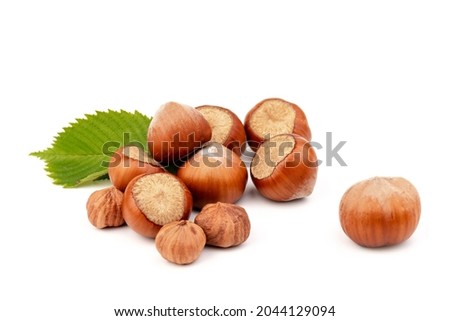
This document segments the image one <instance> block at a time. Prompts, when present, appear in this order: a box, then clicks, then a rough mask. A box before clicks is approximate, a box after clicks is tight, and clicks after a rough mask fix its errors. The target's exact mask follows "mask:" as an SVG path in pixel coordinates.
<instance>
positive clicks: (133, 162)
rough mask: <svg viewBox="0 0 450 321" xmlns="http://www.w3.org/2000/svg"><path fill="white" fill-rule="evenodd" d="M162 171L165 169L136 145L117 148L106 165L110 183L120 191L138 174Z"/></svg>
mask: <svg viewBox="0 0 450 321" xmlns="http://www.w3.org/2000/svg"><path fill="white" fill-rule="evenodd" d="M164 172H165V169H164V168H163V167H162V166H161V165H159V164H158V163H157V162H156V161H155V160H154V159H153V158H151V156H150V155H149V154H148V153H146V152H145V151H144V150H143V149H142V148H139V147H137V146H124V147H121V148H119V149H118V150H117V151H116V152H115V153H114V154H113V156H112V158H111V160H110V162H109V167H108V174H109V179H110V180H111V183H112V184H113V185H114V186H115V187H116V188H117V189H119V190H121V191H122V192H123V191H125V188H126V187H127V185H128V183H129V182H130V181H131V180H132V179H133V178H135V177H136V176H138V175H141V174H151V173H164Z"/></svg>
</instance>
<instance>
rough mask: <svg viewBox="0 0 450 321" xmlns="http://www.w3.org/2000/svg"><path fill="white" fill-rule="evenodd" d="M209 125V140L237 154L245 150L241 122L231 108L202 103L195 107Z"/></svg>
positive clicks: (244, 138) (244, 137) (244, 136)
mask: <svg viewBox="0 0 450 321" xmlns="http://www.w3.org/2000/svg"><path fill="white" fill-rule="evenodd" d="M196 109H197V110H198V111H199V112H201V113H202V115H203V116H204V117H205V118H206V120H207V121H208V123H209V124H210V126H211V130H212V137H211V140H210V141H211V142H216V143H219V144H222V145H223V146H225V147H226V148H228V149H231V150H232V151H233V152H235V153H236V154H238V155H239V156H240V155H241V154H242V152H243V151H244V150H245V146H246V144H245V143H246V140H247V137H246V135H245V129H244V125H243V124H242V122H241V121H240V120H239V118H238V117H237V116H236V114H235V113H233V112H232V111H231V110H229V109H227V108H223V107H219V106H211V105H204V106H199V107H197V108H196Z"/></svg>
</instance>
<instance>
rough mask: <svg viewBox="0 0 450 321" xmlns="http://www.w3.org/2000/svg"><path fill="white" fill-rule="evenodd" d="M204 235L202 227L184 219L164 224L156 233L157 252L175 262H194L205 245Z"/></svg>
mask: <svg viewBox="0 0 450 321" xmlns="http://www.w3.org/2000/svg"><path fill="white" fill-rule="evenodd" d="M205 243H206V236H205V233H204V232H203V230H202V228H201V227H200V226H198V225H197V224H195V223H193V222H189V221H186V220H182V221H177V222H172V223H168V224H166V225H164V226H163V227H162V228H161V230H160V231H159V233H158V234H157V235H156V239H155V244H156V248H157V250H158V252H159V253H160V254H161V256H162V257H163V258H165V259H166V260H168V261H170V262H172V263H176V264H190V263H192V262H194V261H195V260H196V259H197V258H198V257H199V256H200V253H201V252H202V250H203V248H204V247H205Z"/></svg>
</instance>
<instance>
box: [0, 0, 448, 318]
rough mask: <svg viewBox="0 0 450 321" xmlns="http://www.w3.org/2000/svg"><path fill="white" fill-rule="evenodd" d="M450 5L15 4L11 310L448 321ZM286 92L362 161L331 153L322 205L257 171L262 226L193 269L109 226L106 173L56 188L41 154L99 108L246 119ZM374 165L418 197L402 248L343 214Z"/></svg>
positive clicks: (7, 166)
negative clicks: (345, 197)
mask: <svg viewBox="0 0 450 321" xmlns="http://www.w3.org/2000/svg"><path fill="white" fill-rule="evenodd" d="M449 16H450V10H449V8H448V6H447V5H446V1H392V0H391V1H376V2H370V3H369V2H368V1H364V2H363V1H271V2H269V1H104V2H101V1H77V2H75V1H74V2H70V3H69V2H67V1H27V2H26V1H8V2H7V1H2V2H1V4H0V46H1V50H0V58H1V59H0V91H1V93H0V107H1V110H2V116H1V120H0V121H1V124H0V125H1V126H0V130H1V137H2V144H3V149H2V150H3V155H2V157H1V168H2V170H3V173H2V175H1V182H2V183H1V186H2V197H1V199H2V209H1V230H0V249H1V250H0V251H1V252H0V259H1V264H0V294H1V297H2V299H1V307H0V319H2V320H25V319H28V320H31V319H47V320H61V319H64V320H80V319H90V320H113V319H116V318H115V317H114V313H113V309H114V308H151V307H153V306H154V305H156V306H159V307H162V308H163V307H171V306H176V307H183V308H193V307H196V306H199V307H202V308H208V307H211V306H212V305H216V306H218V307H220V308H230V307H231V308H233V307H234V308H247V309H249V311H250V310H254V311H256V306H258V305H271V306H274V305H281V306H283V305H294V306H297V305H328V306H331V305H334V306H335V310H336V316H335V317H334V318H332V317H329V318H328V319H330V320H331V319H333V320H380V319H383V320H410V319H412V318H414V319H416V320H417V319H425V318H426V319H430V320H431V319H433V320H438V319H440V320H442V319H445V318H447V315H448V313H449V310H448V308H446V307H445V305H446V304H448V295H449V290H448V289H449V287H450V280H449V279H450V278H449V271H450V264H449V260H448V246H449V244H450V233H449V232H448V226H449V224H450V214H449V208H450V205H449V202H448V199H449V197H448V194H449V191H448V180H449V179H450V172H449V170H448V161H449V156H450V153H449V147H448V137H449V135H448V118H447V113H446V109H448V108H449V107H450V95H449V89H450V59H449V57H450V45H449V39H450V35H449V33H450V19H449ZM272 96H276V97H282V98H284V99H287V100H290V101H293V102H295V103H297V104H299V105H300V106H301V107H302V108H303V109H304V111H305V112H306V114H307V116H308V118H309V122H310V125H311V128H312V132H313V140H314V141H317V142H320V143H321V144H325V135H326V132H332V133H333V145H335V144H337V143H338V142H339V141H341V140H342V141H347V143H346V145H345V146H344V147H343V148H342V149H341V151H340V155H341V157H342V158H343V159H344V160H345V161H346V163H347V165H348V166H347V167H342V166H340V165H339V164H337V163H336V162H333V164H332V166H328V167H327V166H321V167H320V168H319V178H318V181H317V185H316V189H315V191H314V193H313V195H312V196H311V197H309V198H308V199H306V200H304V201H297V202H290V203H283V204H280V203H274V202H270V201H268V200H265V199H263V198H262V197H261V196H259V195H258V193H257V192H256V190H255V188H254V187H253V184H252V183H251V182H249V185H248V189H247V191H246V193H245V196H244V197H243V198H242V200H241V201H240V202H239V204H240V205H242V206H244V207H245V208H246V209H247V211H248V213H249V215H250V218H251V222H252V231H251V236H250V238H249V240H248V241H247V242H246V243H245V244H244V245H242V246H240V247H237V248H234V249H229V250H219V249H215V248H207V249H206V250H205V251H204V252H203V254H202V256H201V257H200V259H199V260H198V261H197V262H195V263H194V264H192V265H190V266H176V265H173V264H170V263H168V262H166V261H165V260H164V259H162V258H161V257H160V256H159V254H158V253H157V251H156V249H155V247H154V241H153V240H148V239H144V238H142V237H140V236H138V235H137V234H135V233H134V232H133V231H131V230H130V229H129V228H126V227H124V228H119V229H115V230H96V229H95V228H93V227H92V226H91V225H90V224H89V222H88V220H87V217H86V211H85V203H86V200H87V198H88V196H89V195H90V193H91V192H92V191H94V190H95V189H97V188H100V187H102V186H106V185H107V183H103V184H99V186H87V187H82V188H77V189H64V188H61V187H59V186H55V185H53V184H52V182H51V180H50V179H49V178H48V177H47V176H46V173H45V171H44V168H43V167H44V163H43V162H42V161H40V160H38V159H36V158H32V157H30V156H28V154H29V153H30V152H32V151H36V150H42V149H45V148H46V147H48V146H49V145H50V144H51V142H52V138H53V136H54V135H55V134H56V133H57V132H58V131H60V130H61V129H62V128H63V127H64V126H67V125H68V124H69V123H70V122H71V121H73V120H74V119H75V118H77V117H83V115H84V114H85V113H93V112H94V111H95V110H106V109H108V108H111V109H116V110H118V109H120V108H122V109H125V110H129V111H133V110H139V111H141V112H143V113H146V114H147V115H149V116H151V115H152V114H153V113H154V112H155V110H156V109H157V108H158V107H159V105H161V104H163V103H165V102H167V101H170V100H173V101H178V102H182V103H186V104H190V105H193V106H196V105H201V104H217V105H221V106H224V107H228V108H230V109H232V110H233V111H234V112H235V113H237V114H238V116H240V118H241V119H243V118H244V117H245V114H246V112H247V111H248V110H249V109H250V108H251V107H252V106H253V105H255V104H256V103H257V102H258V101H260V100H262V99H264V98H267V97H272ZM318 154H319V156H320V158H321V159H324V158H325V150H320V151H318ZM374 175H388V176H390V175H392V176H404V177H406V178H407V179H409V180H410V181H411V182H412V183H413V184H414V185H415V186H416V187H417V189H418V190H419V192H420V195H421V199H422V203H423V208H422V217H421V220H420V223H419V226H418V229H417V230H416V232H415V234H414V235H413V236H412V238H411V239H410V240H408V241H407V242H405V243H403V244H402V245H400V246H396V247H392V248H386V249H379V250H369V249H365V248H361V247H359V246H357V245H355V244H354V243H352V242H351V241H350V240H349V239H348V238H347V237H346V236H345V234H344V233H343V232H342V230H341V227H340V225H339V219H338V205H339V201H340V198H341V196H342V194H343V193H344V191H345V190H346V189H347V188H348V187H349V186H350V185H352V184H353V183H355V182H357V181H359V180H361V179H365V178H368V177H371V176H374ZM253 318H255V319H256V317H254V316H253V317H252V316H250V317H247V318H241V319H248V320H251V319H253ZM131 319H133V318H131ZM134 319H138V318H134ZM259 319H265V318H259ZM275 319H283V318H281V317H279V318H275ZM290 319H295V318H290ZM318 319H321V318H318Z"/></svg>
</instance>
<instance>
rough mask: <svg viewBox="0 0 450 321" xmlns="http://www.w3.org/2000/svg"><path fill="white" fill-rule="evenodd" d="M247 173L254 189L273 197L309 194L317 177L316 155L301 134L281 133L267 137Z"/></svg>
mask: <svg viewBox="0 0 450 321" xmlns="http://www.w3.org/2000/svg"><path fill="white" fill-rule="evenodd" d="M250 175H251V178H252V180H253V183H254V185H255V187H256V189H257V190H258V191H259V192H260V193H261V195H263V196H264V197H266V198H268V199H271V200H274V201H290V200H294V199H299V198H303V197H306V196H309V195H310V194H311V193H312V191H313V189H314V185H315V184H316V179H317V156H316V153H315V151H314V148H313V147H312V146H311V144H310V143H308V142H307V141H306V140H305V139H304V138H303V137H301V136H298V135H294V134H282V135H278V136H274V137H271V138H270V139H269V140H266V141H265V142H264V143H262V144H261V146H260V147H259V148H258V150H257V151H256V153H255V156H254V157H253V160H252V163H251V165H250Z"/></svg>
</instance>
